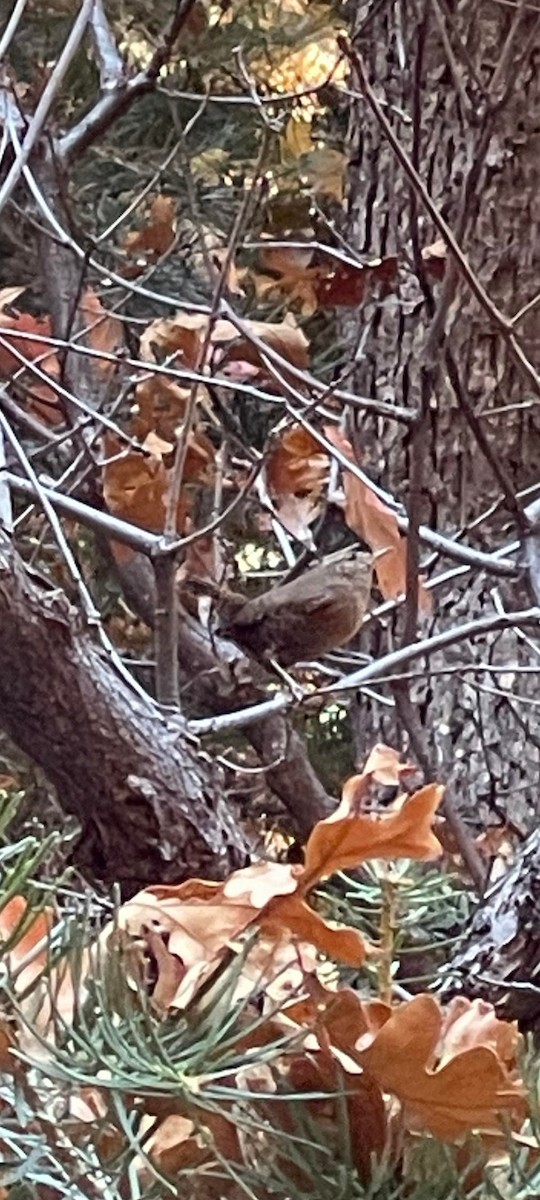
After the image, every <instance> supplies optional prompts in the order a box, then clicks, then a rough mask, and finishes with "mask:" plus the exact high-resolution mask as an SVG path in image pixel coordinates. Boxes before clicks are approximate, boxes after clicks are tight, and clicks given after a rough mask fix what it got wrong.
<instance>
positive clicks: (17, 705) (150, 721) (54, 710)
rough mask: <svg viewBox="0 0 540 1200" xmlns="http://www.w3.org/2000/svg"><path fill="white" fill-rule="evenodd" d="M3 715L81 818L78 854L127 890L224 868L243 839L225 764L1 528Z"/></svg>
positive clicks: (85, 866) (89, 868) (237, 857)
mask: <svg viewBox="0 0 540 1200" xmlns="http://www.w3.org/2000/svg"><path fill="white" fill-rule="evenodd" d="M0 723H1V724H2V726H3V727H4V728H5V729H6V731H7V732H8V733H9V735H10V736H11V737H12V738H13V740H14V741H15V742H16V743H17V744H18V745H19V746H20V747H21V749H22V750H24V751H25V753H27V754H28V755H30V756H31V757H32V759H33V760H34V761H35V762H37V763H38V764H39V765H40V766H41V767H43V769H44V771H45V772H46V774H47V775H48V777H49V779H50V780H51V781H52V783H53V784H54V785H55V787H56V788H57V791H58V795H59V798H60V801H61V803H62V805H63V807H64V808H65V809H66V810H67V811H69V812H72V813H74V814H75V815H76V816H77V818H78V819H79V821H80V823H81V826H82V835H81V838H80V841H79V844H78V847H77V850H76V852H75V861H76V863H77V865H78V866H79V867H80V868H81V870H82V871H84V872H85V873H86V874H88V873H89V874H91V875H92V876H93V877H94V878H97V879H99V880H102V881H103V882H104V883H105V885H110V884H111V883H112V882H114V881H118V882H119V883H120V885H121V887H122V889H123V891H124V893H126V894H129V893H130V892H132V891H134V890H136V889H137V888H139V887H142V886H144V885H146V884H150V883H155V882H160V883H164V882H177V881H178V880H181V879H184V878H186V877H193V876H202V877H204V878H212V877H216V876H218V877H219V876H223V875H224V874H226V873H227V872H229V871H230V870H232V869H233V868H234V867H237V866H239V865H242V863H243V861H244V858H245V854H246V853H247V851H248V846H247V842H246V840H245V839H244V836H243V834H242V832H241V830H240V829H239V828H238V827H237V826H236V825H235V822H234V819H233V817H232V816H231V815H230V814H229V812H228V810H227V806H226V803H225V800H224V799H223V797H222V795H221V791H222V779H221V777H220V774H219V771H218V770H217V768H216V767H215V765H214V764H212V763H211V762H210V760H209V759H208V758H207V757H206V756H205V755H203V754H202V753H201V752H200V750H199V749H198V747H197V744H196V742H195V741H194V739H192V738H191V739H190V738H189V737H187V736H186V734H185V732H184V728H183V725H182V723H181V722H180V721H179V720H175V721H168V720H166V719H165V717H164V716H163V715H162V714H161V713H160V711H159V710H158V708H157V707H156V706H155V705H153V704H152V702H151V700H150V699H148V701H145V700H144V698H143V697H142V696H141V695H139V694H138V693H136V692H135V691H131V690H130V688H129V685H128V684H127V683H126V682H124V680H123V678H121V676H120V675H119V674H118V672H117V671H116V670H115V668H114V667H113V666H112V665H111V663H109V662H107V661H106V658H105V656H104V654H103V653H102V652H100V651H99V650H98V648H97V647H96V645H95V644H94V642H93V640H92V638H91V636H90V633H89V632H88V630H87V629H85V628H84V626H83V624H82V620H81V617H80V615H79V614H78V613H77V612H76V610H75V609H73V608H72V607H71V606H70V604H69V602H68V600H67V599H66V597H65V596H64V595H63V593H61V592H57V591H52V590H51V591H48V590H47V589H46V588H42V587H39V586H38V585H37V584H36V583H34V581H33V580H32V579H31V578H30V576H29V574H28V573H27V571H26V570H25V569H24V567H23V565H22V563H21V562H20V560H19V559H18V557H17V555H16V553H15V552H14V550H13V548H12V546H11V543H10V541H9V538H8V537H7V536H6V535H5V534H0Z"/></svg>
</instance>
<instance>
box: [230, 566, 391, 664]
mask: <svg viewBox="0 0 540 1200" xmlns="http://www.w3.org/2000/svg"><path fill="white" fill-rule="evenodd" d="M372 566H373V559H372V556H371V554H364V553H363V552H361V551H355V552H354V553H353V554H350V555H349V556H348V557H347V558H341V559H340V558H339V557H338V559H337V561H336V560H332V559H330V560H327V561H326V562H322V563H321V564H320V565H319V566H316V567H311V568H310V569H308V570H307V571H305V572H304V574H303V575H301V576H300V577H299V578H298V579H293V580H291V582H290V583H285V584H283V585H282V586H281V587H280V586H279V585H278V586H277V587H273V588H270V590H269V591H267V592H264V593H263V595H262V596H257V597H256V598H255V599H252V600H249V599H246V598H245V596H242V595H239V594H238V593H236V592H224V593H223V592H222V593H221V596H220V597H219V599H218V600H217V611H218V630H217V632H218V633H219V634H222V635H223V636H225V637H230V638H232V640H233V641H235V642H237V643H238V645H239V646H240V647H241V648H242V649H243V650H245V651H246V652H247V653H248V654H251V655H253V656H254V657H255V658H258V659H260V660H265V661H268V660H270V659H275V660H276V661H277V662H279V663H281V664H282V665H283V666H285V667H287V666H292V665H293V664H294V663H297V662H299V661H300V660H306V661H310V660H311V659H314V658H320V656H321V655H323V654H327V653H328V652H329V651H330V650H335V649H336V648H337V647H338V646H343V645H344V644H345V643H346V642H348V641H350V639H351V638H352V637H354V635H355V633H357V632H358V630H359V628H360V626H361V624H362V620H363V618H364V615H365V612H366V609H367V605H368V601H369V594H370V589H371V579H372Z"/></svg>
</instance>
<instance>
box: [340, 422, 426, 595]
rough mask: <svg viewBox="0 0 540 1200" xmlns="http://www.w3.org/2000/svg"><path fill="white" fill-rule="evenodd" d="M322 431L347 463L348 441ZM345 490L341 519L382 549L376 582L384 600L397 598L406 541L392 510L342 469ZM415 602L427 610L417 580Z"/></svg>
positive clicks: (351, 455) (403, 574) (401, 584)
mask: <svg viewBox="0 0 540 1200" xmlns="http://www.w3.org/2000/svg"><path fill="white" fill-rule="evenodd" d="M324 432H325V434H326V436H327V438H328V440H329V441H330V442H331V443H332V445H333V446H335V447H336V449H338V450H340V451H341V453H342V454H344V455H345V456H346V457H347V458H348V459H350V461H351V462H353V463H354V462H355V455H354V451H353V448H352V446H351V443H350V442H349V441H348V440H347V438H346V437H345V436H344V435H343V434H342V433H341V430H339V429H336V428H335V426H326V427H325V431H324ZM342 475H343V488H344V491H345V520H346V522H347V525H348V526H349V528H350V529H353V530H354V532H355V533H357V534H358V536H359V537H361V538H362V539H363V541H365V542H367V544H368V546H371V549H372V550H373V551H383V550H384V551H386V553H384V554H381V556H380V557H379V558H377V559H376V560H375V571H376V573H377V581H378V584H379V587H380V589H381V592H382V594H383V596H384V598H385V600H397V599H398V598H399V597H400V596H403V595H404V594H405V591H406V586H407V582H406V566H407V542H406V539H405V538H402V537H401V535H400V532H399V528H398V523H397V520H396V517H395V515H394V513H393V512H392V511H391V510H390V509H389V508H388V507H387V506H386V505H385V504H383V502H382V500H379V497H378V496H376V495H375V492H374V491H372V489H371V488H370V487H368V485H367V484H366V483H364V482H363V481H362V480H361V479H358V477H357V476H356V475H353V474H352V472H351V471H347V470H346V469H342ZM418 602H419V606H420V608H421V610H422V611H423V612H430V611H431V594H430V593H429V592H428V591H427V590H426V588H425V587H424V584H423V581H422V579H420V580H419V587H418Z"/></svg>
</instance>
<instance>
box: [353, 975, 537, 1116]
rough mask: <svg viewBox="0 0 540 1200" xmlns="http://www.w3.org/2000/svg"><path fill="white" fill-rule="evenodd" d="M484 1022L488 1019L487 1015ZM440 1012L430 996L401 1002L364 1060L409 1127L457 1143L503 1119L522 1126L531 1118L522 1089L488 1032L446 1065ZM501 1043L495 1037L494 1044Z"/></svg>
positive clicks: (469, 1041) (456, 1049) (456, 1051)
mask: <svg viewBox="0 0 540 1200" xmlns="http://www.w3.org/2000/svg"><path fill="white" fill-rule="evenodd" d="M484 1021H485V1016H484ZM442 1029H443V1014H442V1011H441V1009H440V1007H439V1005H438V1003H437V1001H436V1000H435V999H434V997H432V996H427V995H421V996H415V997H414V999H413V1000H410V1001H408V1002H407V1003H405V1004H401V1005H400V1006H399V1008H397V1009H395V1010H394V1012H393V1013H392V1016H391V1017H390V1018H389V1020H388V1021H386V1023H385V1024H384V1025H383V1028H382V1029H381V1030H380V1031H379V1033H378V1034H377V1035H376V1037H375V1038H374V1040H373V1042H372V1044H371V1045H370V1046H369V1047H368V1048H367V1049H366V1050H364V1051H362V1052H361V1053H360V1056H359V1058H360V1062H361V1063H362V1065H363V1067H364V1069H365V1070H367V1071H368V1072H369V1074H370V1075H372V1076H373V1077H374V1078H375V1079H376V1080H377V1082H378V1083H379V1085H380V1086H381V1087H382V1089H383V1090H384V1091H386V1092H390V1093H392V1094H393V1095H394V1096H397V1098H398V1099H399V1100H400V1101H401V1104H402V1105H403V1110H404V1117H405V1121H406V1124H407V1126H408V1128H409V1129H413V1130H428V1131H429V1132H430V1133H432V1134H434V1135H435V1136H436V1137H439V1138H443V1139H453V1138H457V1137H460V1136H462V1135H463V1134H465V1133H467V1132H469V1131H470V1130H493V1129H495V1130H496V1129H499V1128H500V1127H501V1124H502V1122H503V1117H504V1114H506V1116H507V1117H510V1118H511V1119H516V1120H518V1121H520V1122H521V1121H522V1120H523V1118H524V1116H525V1114H526V1104H525V1100H524V1093H523V1085H522V1083H521V1081H520V1080H517V1079H512V1078H511V1077H510V1075H509V1073H508V1071H507V1070H506V1067H505V1064H504V1063H503V1061H502V1060H501V1058H500V1057H499V1055H498V1052H497V1050H496V1049H495V1048H494V1044H493V1043H494V1038H493V1032H492V1030H491V1031H489V1032H488V1040H489V1043H490V1044H488V1045H486V1044H484V1042H483V1034H484V1033H485V1032H486V1026H485V1024H484V1026H483V1028H482V1024H480V1027H479V1028H478V1030H477V1033H478V1039H477V1042H476V1044H471V1040H472V1039H471V1036H470V1033H471V1031H470V1029H469V1031H468V1037H467V1039H466V1048H465V1049H463V1050H458V1043H457V1042H456V1043H454V1050H455V1053H453V1054H451V1055H450V1056H449V1057H447V1058H446V1059H445V1060H442V1059H441V1058H440V1056H439V1055H438V1053H437V1048H438V1045H439V1043H440V1039H441V1033H442ZM495 1041H496V1039H495Z"/></svg>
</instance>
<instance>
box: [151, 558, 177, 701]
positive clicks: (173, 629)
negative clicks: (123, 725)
mask: <svg viewBox="0 0 540 1200" xmlns="http://www.w3.org/2000/svg"><path fill="white" fill-rule="evenodd" d="M154 578H155V581H156V603H155V608H154V653H155V660H156V696H157V700H158V703H159V704H161V705H162V707H164V708H175V709H178V708H179V705H180V688H179V683H178V595H177V589H176V558H175V557H174V556H173V555H170V556H169V557H168V558H157V559H155V561H154Z"/></svg>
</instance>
